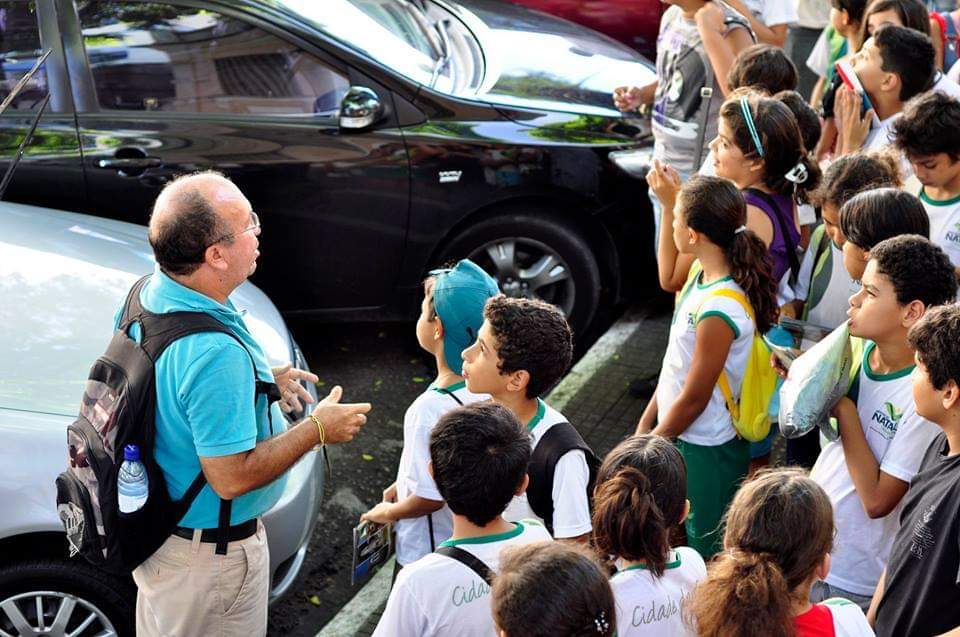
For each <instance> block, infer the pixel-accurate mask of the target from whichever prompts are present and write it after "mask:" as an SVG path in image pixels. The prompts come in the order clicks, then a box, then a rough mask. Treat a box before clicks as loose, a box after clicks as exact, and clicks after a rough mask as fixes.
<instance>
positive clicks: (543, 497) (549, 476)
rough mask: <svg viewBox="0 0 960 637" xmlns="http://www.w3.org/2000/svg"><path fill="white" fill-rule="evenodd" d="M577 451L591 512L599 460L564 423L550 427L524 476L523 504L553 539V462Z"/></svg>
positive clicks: (534, 451)
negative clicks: (526, 477)
mask: <svg viewBox="0 0 960 637" xmlns="http://www.w3.org/2000/svg"><path fill="white" fill-rule="evenodd" d="M574 449H579V450H580V451H582V452H583V455H584V456H586V458H587V468H589V470H590V479H589V480H588V481H587V502H590V503H591V509H592V508H593V485H594V484H595V483H596V481H597V469H598V468H599V467H600V460H599V459H598V458H597V456H596V455H595V454H594V453H593V450H592V449H591V448H590V446H589V445H588V444H587V443H586V442H585V441H584V440H583V437H582V436H581V435H580V432H579V431H577V430H576V428H575V427H574V426H573V425H571V424H570V423H568V422H560V423H557V424H555V425H554V426H552V427H550V429H548V430H547V431H546V433H544V434H543V437H541V438H540V442H538V443H537V446H536V447H535V448H534V449H533V455H531V456H530V464H529V465H528V468H527V474H528V475H529V476H530V484H529V485H528V486H527V502H529V503H530V508H531V509H533V512H534V513H536V514H537V515H538V516H540V518H541V519H543V523H544V525H545V526H546V527H547V530H548V531H550V535H553V476H554V474H555V473H556V470H557V462H558V461H559V460H560V458H562V457H563V456H564V455H565V454H566V453H568V452H570V451H573V450H574Z"/></svg>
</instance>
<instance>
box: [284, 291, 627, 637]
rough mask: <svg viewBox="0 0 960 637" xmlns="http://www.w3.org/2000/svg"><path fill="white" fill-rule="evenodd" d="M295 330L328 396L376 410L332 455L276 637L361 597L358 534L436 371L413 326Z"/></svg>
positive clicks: (316, 622) (295, 635)
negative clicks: (337, 394)
mask: <svg viewBox="0 0 960 637" xmlns="http://www.w3.org/2000/svg"><path fill="white" fill-rule="evenodd" d="M618 315H619V312H618V311H612V310H611V311H606V312H604V315H603V316H601V317H600V318H599V319H598V320H597V321H596V322H595V325H596V327H595V328H594V329H593V330H592V331H591V333H589V334H585V335H584V336H583V337H581V338H578V339H577V342H576V352H575V354H576V355H577V356H578V357H579V356H580V355H582V354H583V352H585V351H586V349H587V348H588V347H589V346H590V344H591V343H593V342H594V341H595V340H596V339H597V338H598V337H599V336H600V335H601V334H602V333H603V332H604V331H605V329H606V327H607V326H609V325H610V324H612V323H613V321H615V320H616V318H617V316H618ZM290 327H291V329H292V330H293V333H294V335H295V337H296V339H297V341H298V342H299V343H300V346H301V348H302V349H303V351H304V354H305V356H306V358H307V361H308V362H309V364H310V366H311V368H312V369H313V371H314V372H315V373H316V374H317V375H318V376H319V377H320V386H319V387H318V390H319V392H320V394H321V396H323V395H325V394H326V392H328V391H329V390H330V389H331V388H332V387H333V386H334V385H337V384H339V385H342V386H343V390H344V396H343V400H344V401H369V402H371V403H373V411H372V412H371V414H370V418H369V420H368V422H367V425H366V427H364V429H363V431H362V432H361V433H360V435H359V436H357V438H356V439H354V441H353V442H351V443H350V444H347V445H339V446H335V447H331V448H330V460H331V465H332V469H333V477H332V479H331V480H329V481H328V482H327V485H326V490H325V493H324V504H323V508H322V509H321V520H320V522H319V524H317V528H316V530H315V531H314V535H313V538H312V540H311V543H310V547H309V549H308V552H307V558H306V561H305V563H304V565H303V569H302V570H301V572H300V577H299V578H298V580H297V582H296V583H295V584H294V586H293V588H292V589H291V590H290V592H289V593H288V594H287V595H286V596H285V597H284V598H283V599H281V600H280V601H278V602H277V603H276V604H274V605H273V606H272V607H271V609H270V622H269V628H268V633H269V635H271V636H280V635H284V636H287V635H289V636H292V637H313V635H315V634H316V633H317V632H318V631H319V630H320V629H321V628H322V627H323V626H324V624H326V623H327V622H328V621H329V620H330V619H331V618H333V616H334V615H336V613H337V611H339V609H340V608H341V607H342V606H343V605H344V604H346V603H347V602H348V601H349V600H350V598H352V597H353V595H354V594H355V593H356V590H355V589H353V588H352V587H351V586H350V566H351V564H350V560H351V556H350V541H351V529H352V528H353V526H354V525H355V524H356V523H357V521H358V518H359V516H360V514H361V513H363V512H365V511H366V510H367V509H369V508H370V507H372V506H373V505H374V504H376V503H377V502H379V501H380V499H381V496H382V491H383V489H384V488H386V487H387V486H388V485H389V484H390V483H391V482H392V481H393V479H394V478H395V477H396V469H397V463H398V462H399V460H400V450H401V447H402V445H403V414H404V412H405V411H406V409H407V407H408V406H409V405H410V403H411V402H412V401H413V399H414V398H416V397H417V395H419V394H420V393H421V392H423V391H424V390H425V389H426V387H427V385H429V383H430V382H431V381H432V380H433V374H434V373H435V368H434V366H433V361H432V357H430V356H429V355H428V354H426V353H425V352H423V351H422V350H421V349H420V348H419V346H418V344H417V340H416V336H415V333H414V326H413V324H412V323H409V324H397V323H391V324H377V323H354V324H346V325H324V324H311V323H302V324H298V323H291V324H290Z"/></svg>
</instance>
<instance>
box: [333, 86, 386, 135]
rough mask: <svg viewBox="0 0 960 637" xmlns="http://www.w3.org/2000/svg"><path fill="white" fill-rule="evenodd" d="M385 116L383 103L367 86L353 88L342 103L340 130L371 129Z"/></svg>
mask: <svg viewBox="0 0 960 637" xmlns="http://www.w3.org/2000/svg"><path fill="white" fill-rule="evenodd" d="M383 115H384V107H383V103H382V102H381V101H380V98H379V97H378V96H377V94H376V93H374V92H373V91H372V90H370V89H368V88H367V87H365V86H351V87H350V89H349V90H348V91H347V94H346V95H344V96H343V99H342V100H341V101H340V128H346V129H350V130H358V129H363V128H370V127H371V126H373V125H374V124H376V123H377V122H378V121H380V119H381V118H382V117H383Z"/></svg>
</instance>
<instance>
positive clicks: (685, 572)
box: [610, 546, 707, 637]
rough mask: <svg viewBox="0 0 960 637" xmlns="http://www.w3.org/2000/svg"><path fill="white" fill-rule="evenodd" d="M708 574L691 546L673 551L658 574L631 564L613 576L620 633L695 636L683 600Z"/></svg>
mask: <svg viewBox="0 0 960 637" xmlns="http://www.w3.org/2000/svg"><path fill="white" fill-rule="evenodd" d="M706 576H707V566H706V564H704V563H703V558H702V557H700V554H699V553H697V552H696V551H695V550H694V549H692V548H690V547H689V546H680V547H677V548H675V549H672V550H671V551H670V561H669V562H667V569H666V570H665V571H664V572H663V575H662V576H660V577H655V576H654V575H653V573H652V572H650V571H649V570H647V569H646V567H644V566H630V567H627V568H626V569H624V570H622V571H620V572H619V573H617V574H616V575H614V576H613V577H612V578H611V579H610V587H611V588H612V589H613V597H614V600H615V601H616V604H617V635H619V637H634V636H637V637H640V636H642V635H674V636H676V637H684V636H687V635H689V636H690V637H694V636H695V635H696V634H697V632H696V631H695V630H693V629H691V628H690V627H689V626H687V625H686V624H685V623H684V621H683V603H684V601H685V600H686V598H687V596H688V595H689V594H690V591H691V590H693V587H694V586H696V585H697V584H698V583H699V582H700V580H702V579H704V578H705V577H706Z"/></svg>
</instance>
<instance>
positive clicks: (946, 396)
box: [941, 380, 960, 411]
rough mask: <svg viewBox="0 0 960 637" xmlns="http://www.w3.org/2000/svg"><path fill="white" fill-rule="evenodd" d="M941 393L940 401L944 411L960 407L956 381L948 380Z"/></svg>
mask: <svg viewBox="0 0 960 637" xmlns="http://www.w3.org/2000/svg"><path fill="white" fill-rule="evenodd" d="M942 391H943V394H942V395H941V400H942V401H943V408H944V409H945V410H947V411H951V410H953V409H956V408H957V407H960V387H958V386H957V381H955V380H948V381H947V384H946V385H945V386H944V388H943V390H942Z"/></svg>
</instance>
